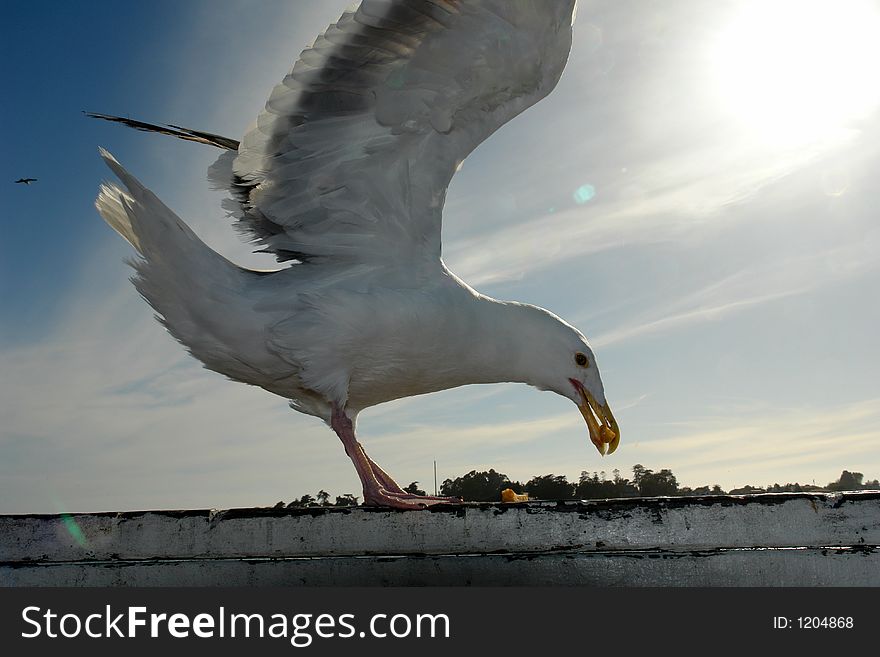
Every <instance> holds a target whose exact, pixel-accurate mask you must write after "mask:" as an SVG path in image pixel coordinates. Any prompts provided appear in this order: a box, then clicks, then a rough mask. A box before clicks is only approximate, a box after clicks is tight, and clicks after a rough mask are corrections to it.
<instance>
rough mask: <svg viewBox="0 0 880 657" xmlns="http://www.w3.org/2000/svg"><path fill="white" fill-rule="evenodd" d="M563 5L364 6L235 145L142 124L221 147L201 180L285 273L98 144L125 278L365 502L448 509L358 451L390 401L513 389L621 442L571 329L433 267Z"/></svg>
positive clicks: (389, 1) (296, 71) (543, 82)
mask: <svg viewBox="0 0 880 657" xmlns="http://www.w3.org/2000/svg"><path fill="white" fill-rule="evenodd" d="M574 11H575V0H542V1H541V2H537V1H534V0H384V1H382V0H364V2H362V3H361V4H360V6H359V7H358V8H357V9H355V10H350V11H347V12H345V13H344V14H343V15H342V17H341V18H340V19H339V21H338V22H337V23H336V24H334V25H331V26H330V27H329V28H328V29H327V30H326V31H325V32H324V33H323V34H322V35H320V36H319V37H318V38H317V39H316V41H315V42H314V44H313V45H312V46H311V47H310V48H307V49H306V50H304V51H303V53H302V54H301V56H300V58H299V60H298V61H297V62H296V64H295V65H294V67H293V69H292V71H291V72H290V73H289V74H288V75H287V77H285V78H284V80H283V81H282V82H281V84H279V85H278V86H277V87H275V89H274V90H273V91H272V94H271V96H270V97H269V100H268V102H267V103H266V109H265V110H264V111H263V112H262V113H261V114H260V116H259V117H258V118H257V121H256V124H255V126H254V127H253V128H252V129H251V130H250V131H249V132H247V133H246V134H245V136H244V138H243V139H242V141H241V142H240V143H238V142H235V141H234V140H230V139H225V138H222V137H218V136H217V135H212V134H210V133H203V132H198V131H192V130H187V129H184V128H178V127H174V126H172V127H170V128H158V127H155V126H150V125H149V124H142V123H138V122H135V123H138V125H137V126H135V127H140V128H141V129H153V128H155V129H157V130H160V131H163V132H170V133H171V134H177V136H181V137H183V138H187V139H191V140H193V141H201V142H203V143H211V144H214V145H217V146H219V147H221V148H226V149H229V150H228V151H227V152H225V153H224V154H223V155H221V156H220V158H219V159H218V161H217V162H216V163H215V164H214V165H213V166H212V167H211V170H210V171H209V177H210V178H211V179H212V180H215V181H222V182H223V183H224V184H225V185H226V186H227V187H228V189H230V190H231V194H232V197H233V199H234V200H235V202H236V203H235V205H236V206H237V211H238V219H239V221H238V225H239V227H240V228H242V229H243V230H244V232H246V233H249V234H250V235H251V236H252V237H253V240H254V242H256V243H258V244H259V245H260V246H261V247H262V248H263V250H266V251H269V252H272V253H274V254H275V255H276V257H277V259H278V260H279V261H282V262H288V263H289V264H288V266H287V267H286V268H284V269H281V270H279V271H277V272H257V271H252V270H248V269H244V268H241V267H239V266H236V265H235V264H233V263H231V262H230V261H228V260H227V259H225V258H224V257H222V256H221V255H219V254H217V253H216V252H214V251H213V250H211V249H210V248H209V247H208V246H206V245H205V244H204V243H203V242H202V241H201V240H200V239H199V238H198V237H197V236H196V235H195V233H193V231H192V230H190V229H189V228H188V227H187V226H186V225H185V224H184V223H183V221H181V219H180V218H179V217H177V215H175V214H174V212H172V211H171V210H170V209H168V208H167V207H166V206H165V205H164V204H163V203H162V202H161V201H160V200H159V199H158V198H157V197H156V196H155V195H154V194H153V193H152V192H150V191H149V190H148V189H147V188H145V187H144V186H143V185H142V184H141V183H140V182H138V180H137V179H135V178H134V177H133V176H132V175H131V174H129V173H128V172H127V171H126V170H125V169H124V168H123V167H122V166H121V165H120V164H119V163H118V162H117V161H116V160H115V159H114V158H113V157H112V156H111V155H110V154H109V153H107V152H106V151H104V150H103V149H102V151H101V153H102V156H103V157H104V159H105V160H106V162H107V164H108V165H109V166H110V168H111V169H112V170H113V172H114V173H115V174H116V175H117V176H118V178H119V180H120V181H121V182H122V184H123V185H124V188H123V187H120V186H117V185H115V184H104V185H103V186H102V188H101V191H100V194H99V196H98V198H97V200H96V206H97V208H98V211H99V212H100V213H101V215H102V216H103V218H104V219H105V220H106V221H107V223H108V224H110V226H112V227H113V228H114V229H115V230H116V231H117V232H119V233H120V234H121V235H122V236H123V237H125V238H126V239H127V240H128V241H129V242H130V243H131V244H132V246H134V248H135V249H137V251H138V253H139V254H140V256H141V257H140V258H139V259H137V260H136V261H135V262H134V263H133V266H134V268H135V270H136V275H135V277H134V278H133V281H134V284H135V286H136V287H137V289H138V290H139V291H140V293H141V294H142V295H143V296H144V298H145V299H146V300H147V301H148V302H149V303H150V305H151V306H152V307H153V308H154V309H155V310H156V312H157V313H158V316H159V319H160V321H161V322H162V323H163V324H164V325H165V327H166V328H167V329H168V331H169V332H170V333H171V334H172V335H173V336H174V337H175V338H176V339H177V340H179V341H180V342H181V343H182V344H183V345H184V346H186V347H187V348H188V349H189V351H190V352H191V353H192V355H193V356H195V357H196V358H197V359H199V360H200V361H201V362H202V363H204V365H205V367H207V368H208V369H211V370H214V371H216V372H219V373H221V374H224V375H226V376H227V377H229V378H231V379H234V380H236V381H241V382H244V383H248V384H251V385H256V386H260V387H262V388H264V389H266V390H268V391H269V392H272V393H275V394H277V395H280V396H282V397H285V398H286V399H288V400H290V405H291V407H292V408H294V409H295V410H297V411H300V412H302V413H307V414H310V415H314V416H317V417H319V418H321V419H322V420H324V421H325V422H326V423H327V424H329V426H330V427H331V428H332V429H333V430H334V431H335V432H336V434H337V435H338V436H339V438H340V439H341V440H342V443H343V445H344V446H345V451H346V453H347V454H348V456H349V457H350V458H351V460H352V462H353V463H354V467H355V469H356V470H357V473H358V476H359V477H360V480H361V482H362V484H363V495H364V502H365V503H366V504H373V505H385V506H392V507H397V508H403V509H409V508H423V507H425V506H429V505H433V504H442V503H448V502H449V501H450V498H442V497H431V496H417V495H412V494H409V493H406V492H404V491H403V490H402V489H401V488H400V486H398V485H397V484H396V483H395V482H394V480H393V479H392V478H391V477H390V476H389V475H388V474H387V473H386V472H385V471H384V470H382V469H381V468H380V467H379V466H378V465H376V463H375V462H374V461H372V460H371V459H370V457H369V456H367V454H366V452H365V451H364V449H363V447H362V446H361V445H360V443H358V442H357V438H356V436H355V425H356V421H357V417H358V413H360V411H362V410H363V409H365V408H368V407H370V406H374V405H376V404H381V403H383V402H387V401H390V400H393V399H399V398H401V397H408V396H411V395H420V394H424V393H428V392H433V391H437V390H445V389H448V388H454V387H457V386H462V385H466V384H473V383H495V382H504V381H510V382H522V383H527V384H530V385H532V386H535V387H537V388H539V389H542V390H551V391H553V392H555V393H557V394H559V395H562V396H564V397H568V398H569V399H571V400H572V401H573V402H575V403H576V404H577V405H578V407H579V408H580V410H581V413H582V414H583V416H584V418H585V420H586V423H587V425H588V428H589V433H590V439H591V440H592V442H593V443H594V444H595V445H596V447H597V448H598V449H599V452H600V453H602V454H604V453H605V452H606V449H607V451H608V453H610V452H613V451H614V450H615V449H616V447H617V444H618V442H619V440H620V432H619V429H618V426H617V422H616V421H615V419H614V416H613V415H612V413H611V410H610V408H609V406H608V404H607V402H606V400H605V394H604V390H603V387H602V381H601V378H600V376H599V370H598V368H597V365H596V359H595V356H594V354H593V351H592V349H591V348H590V345H589V344H588V342H587V340H586V338H585V337H584V336H583V334H582V333H581V332H580V331H578V330H577V329H576V328H574V327H573V326H571V325H569V324H567V323H566V322H564V321H563V320H561V319H560V318H559V317H557V316H556V315H554V314H552V313H550V312H548V311H546V310H544V309H542V308H538V307H536V306H531V305H527V304H522V303H515V302H504V301H497V300H495V299H492V298H490V297H488V296H485V295H483V294H480V293H479V292H477V291H476V290H474V289H473V288H471V287H470V286H468V285H467V284H466V283H464V282H463V281H462V280H461V279H459V278H458V277H457V276H456V275H455V274H453V273H452V272H451V271H450V270H449V269H448V268H447V267H446V266H445V264H444V263H443V260H442V258H441V244H440V228H441V213H442V210H443V204H444V200H445V196H446V189H447V186H448V184H449V181H450V179H451V178H452V176H453V174H454V173H455V171H456V170H457V169H458V167H459V165H460V164H461V162H462V161H463V160H464V159H465V158H466V157H467V156H468V154H469V153H471V151H473V150H474V148H476V147H477V146H478V145H479V144H480V143H481V142H482V141H483V140H484V139H486V138H487V137H488V136H489V135H491V134H492V133H493V132H494V131H495V130H497V129H498V128H499V127H500V126H502V125H503V124H504V123H506V122H507V121H509V120H510V119H512V118H513V117H515V116H516V115H518V114H519V113H520V112H522V111H523V110H525V109H527V108H528V107H530V106H531V105H533V104H534V103H536V102H537V101H538V100H540V99H541V98H543V97H544V96H546V95H547V94H548V93H550V91H551V90H552V89H553V88H554V87H555V85H556V83H557V81H558V80H559V77H560V76H561V74H562V70H563V68H564V67H565V63H566V60H567V58H568V53H569V50H570V48H571V30H572V21H573V19H574ZM103 118H111V119H112V118H113V117H103ZM122 121H123V122H126V121H125V120H122ZM129 123H131V122H129ZM144 126H146V128H145V127H144Z"/></svg>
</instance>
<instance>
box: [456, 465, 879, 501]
mask: <svg viewBox="0 0 880 657" xmlns="http://www.w3.org/2000/svg"><path fill="white" fill-rule="evenodd" d="M632 473H633V474H632V479H627V478H625V477H622V476H621V475H620V471H619V470H613V471H612V476H611V478H610V479H609V478H608V477H607V476H606V474H605V473H604V472H581V476H580V478H579V479H578V481H577V482H570V481H568V479H567V478H566V477H565V475H554V474H547V475H541V476H538V477H532V478H531V479H529V480H528V481H527V482H526V483H522V482H519V481H511V480H510V479H509V478H508V476H507V475H505V474H502V473H499V472H495V470H489V471H488V472H477V471H476V470H471V471H470V472H469V473H467V474H466V475H463V476H461V477H458V478H456V479H447V480H445V481H444V482H443V485H442V486H441V489H440V494H441V495H454V496H458V497H461V498H463V499H464V500H465V501H468V502H495V501H498V500H499V499H500V497H501V491H502V490H504V489H505V488H511V489H513V490H514V491H515V492H516V493H520V494H522V493H524V492H525V493H528V495H529V497H531V498H534V499H541V500H591V499H592V500H595V499H607V498H614V497H655V496H657V495H669V496H682V497H686V496H695V495H745V494H750V493H796V492H807V491H817V492H827V491H842V490H868V489H878V488H880V482H878V481H877V480H876V479H874V480H873V481H867V482H864V483H863V480H864V475H863V474H862V473H861V472H850V471H848V470H844V471H843V472H842V473H841V475H840V478H839V479H838V480H837V481H832V482H830V483H829V484H828V485H827V486H825V487H821V486H813V485H810V484H799V483H794V484H782V485H780V484H773V485H770V486H765V487H759V486H751V485H748V486H743V487H742V488H734V489H732V490H729V491H726V490H724V489H722V488H721V486H719V485H718V484H715V485H713V486H699V487H697V488H690V487H688V486H679V484H678V480H677V479H676V478H675V475H674V474H673V473H672V470H669V469H666V468H664V469H662V470H660V471H659V472H654V471H653V470H649V469H648V468H646V467H644V466H643V465H641V464H636V465H634V466H633V468H632Z"/></svg>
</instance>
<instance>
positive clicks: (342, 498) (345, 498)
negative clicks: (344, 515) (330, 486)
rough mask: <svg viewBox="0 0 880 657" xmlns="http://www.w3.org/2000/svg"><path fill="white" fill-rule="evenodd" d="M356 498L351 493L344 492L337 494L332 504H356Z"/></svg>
mask: <svg viewBox="0 0 880 657" xmlns="http://www.w3.org/2000/svg"><path fill="white" fill-rule="evenodd" d="M357 505H358V498H357V497H355V496H354V495H352V494H351V493H345V494H344V495H337V496H336V502H335V504H334V505H333V506H357Z"/></svg>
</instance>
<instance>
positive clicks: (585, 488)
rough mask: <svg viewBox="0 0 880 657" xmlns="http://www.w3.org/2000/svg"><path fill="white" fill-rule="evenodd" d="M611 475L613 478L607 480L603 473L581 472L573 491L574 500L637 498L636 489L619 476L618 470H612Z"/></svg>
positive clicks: (637, 492) (627, 480)
mask: <svg viewBox="0 0 880 657" xmlns="http://www.w3.org/2000/svg"><path fill="white" fill-rule="evenodd" d="M612 474H613V475H614V478H613V479H611V480H608V479H606V478H605V473H604V472H600V473H596V472H593V473H589V472H581V476H580V479H578V483H577V486H576V487H575V490H574V496H575V498H577V499H579V500H602V499H608V498H614V497H638V495H639V491H638V489H637V488H636V487H635V486H633V485H632V483H631V482H630V481H629V479H624V478H623V477H621V476H620V470H613V471H612Z"/></svg>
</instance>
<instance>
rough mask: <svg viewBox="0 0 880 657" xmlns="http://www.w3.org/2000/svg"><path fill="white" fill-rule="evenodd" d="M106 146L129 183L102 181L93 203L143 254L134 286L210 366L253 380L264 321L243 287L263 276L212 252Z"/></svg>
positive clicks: (108, 159) (111, 161)
mask: <svg viewBox="0 0 880 657" xmlns="http://www.w3.org/2000/svg"><path fill="white" fill-rule="evenodd" d="M100 152H101V157H103V158H104V161H105V162H106V163H107V165H108V166H109V167H110V169H111V170H112V171H113V172H114V173H115V174H116V176H117V177H118V178H119V180H120V182H121V183H122V185H123V186H124V188H123V187H119V186H117V185H116V184H113V183H104V184H103V185H102V186H101V189H100V192H99V194H98V197H97V199H96V200H95V206H96V207H97V209H98V212H99V213H100V214H101V216H102V217H103V219H104V220H105V221H106V222H107V223H108V224H109V225H110V227H111V228H113V229H114V230H115V231H116V232H117V233H119V234H120V235H122V237H124V238H125V239H126V240H127V241H128V242H129V243H130V244H131V245H132V246H133V247H134V248H135V249H137V251H138V253H139V254H140V256H141V257H140V258H138V259H136V260H134V261H133V262H131V264H132V266H133V267H134V269H135V272H136V274H135V276H134V277H133V278H132V281H133V282H134V284H135V287H137V289H138V291H139V292H140V293H141V295H142V296H143V297H144V299H146V300H147V302H148V303H149V304H150V305H151V306H152V307H153V308H154V309H155V310H156V312H157V313H158V315H159V317H158V318H159V320H160V321H161V322H162V323H163V324H164V325H165V327H166V328H167V329H168V331H169V332H170V333H171V334H172V335H173V336H174V337H175V338H176V339H177V340H178V341H179V342H181V343H182V344H183V345H184V346H186V347H187V348H188V349H189V351H190V353H192V354H193V356H195V357H196V358H198V359H199V360H201V361H202V362H203V363H204V364H205V366H206V367H208V368H209V369H212V370H215V371H217V372H220V373H222V374H225V375H227V376H229V377H231V378H233V379H237V380H239V381H244V382H247V383H251V382H253V380H254V372H255V370H254V368H253V367H252V366H250V365H248V364H247V361H248V360H251V362H254V361H255V359H256V358H257V355H256V354H253V355H254V359H249V358H248V354H249V352H253V351H254V347H255V346H256V345H257V344H259V343H260V341H259V339H258V337H259V333H260V331H261V329H262V328H263V327H262V326H261V325H260V324H259V321H258V319H256V318H252V311H251V309H250V308H249V304H248V303H247V299H246V293H245V289H246V288H247V286H248V284H249V283H250V282H252V280H253V279H254V278H256V277H257V274H256V273H255V272H252V271H250V270H247V269H243V268H241V267H238V266H237V265H235V264H233V263H232V262H230V261H229V260H227V259H226V258H224V257H223V256H221V255H220V254H219V253H217V252H215V251H213V250H212V249H211V248H210V247H209V246H208V245H206V244H205V243H204V242H202V241H201V240H200V239H199V238H198V236H197V235H196V234H195V233H194V232H193V231H192V230H191V229H190V228H189V227H188V226H187V225H186V224H185V223H184V222H183V221H182V220H181V219H180V217H178V216H177V215H176V214H175V213H174V212H173V211H172V210H171V209H169V208H168V207H167V206H166V205H165V204H164V203H162V201H161V200H159V198H158V197H157V196H156V195H155V194H153V193H152V192H151V191H150V190H149V189H147V188H146V187H144V186H143V185H142V184H141V183H140V182H139V181H138V180H137V178H135V177H134V176H132V175H131V174H130V173H129V172H128V171H126V170H125V168H124V167H123V166H122V165H121V164H119V162H117V161H116V159H115V158H114V157H113V156H112V155H111V154H110V153H108V152H107V151H105V150H104V149H101V151H100ZM232 318H235V320H233V319H232ZM252 319H256V321H253V323H251V321H252Z"/></svg>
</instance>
